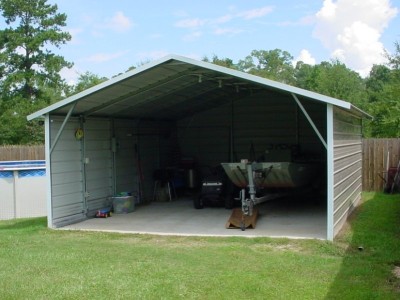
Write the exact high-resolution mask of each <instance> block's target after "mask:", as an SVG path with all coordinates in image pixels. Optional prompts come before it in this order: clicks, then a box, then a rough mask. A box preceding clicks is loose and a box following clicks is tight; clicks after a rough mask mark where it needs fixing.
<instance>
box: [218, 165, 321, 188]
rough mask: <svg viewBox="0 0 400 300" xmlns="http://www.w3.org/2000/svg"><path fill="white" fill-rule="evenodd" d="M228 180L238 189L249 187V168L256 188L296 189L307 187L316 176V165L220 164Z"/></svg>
mask: <svg viewBox="0 0 400 300" xmlns="http://www.w3.org/2000/svg"><path fill="white" fill-rule="evenodd" d="M221 165H222V167H223V168H224V171H225V173H226V175H227V176H228V177H229V179H230V180H231V181H232V182H233V183H234V184H235V185H236V186H237V187H239V188H242V189H243V188H246V187H247V186H248V185H249V174H248V169H249V168H248V166H249V165H250V166H251V170H252V172H253V173H254V174H253V180H254V185H255V186H256V188H297V187H302V186H305V185H308V184H309V183H310V182H311V181H312V179H313V178H314V177H315V175H316V170H317V168H316V165H315V164H307V163H296V162H254V163H250V164H249V163H247V162H237V163H222V164H221Z"/></svg>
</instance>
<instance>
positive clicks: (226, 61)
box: [202, 54, 237, 69]
mask: <svg viewBox="0 0 400 300" xmlns="http://www.w3.org/2000/svg"><path fill="white" fill-rule="evenodd" d="M202 61H205V62H209V63H213V64H215V65H218V66H222V67H226V68H230V69H237V66H236V65H235V64H234V63H233V60H232V59H230V58H219V57H218V56H217V55H215V54H214V55H213V57H212V59H209V58H208V57H207V56H204V57H203V59H202Z"/></svg>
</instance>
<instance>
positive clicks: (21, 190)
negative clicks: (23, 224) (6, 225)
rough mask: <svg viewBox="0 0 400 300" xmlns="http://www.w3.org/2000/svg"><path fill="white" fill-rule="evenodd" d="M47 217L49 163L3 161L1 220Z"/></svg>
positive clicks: (0, 199) (0, 197)
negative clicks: (47, 169)
mask: <svg viewBox="0 0 400 300" xmlns="http://www.w3.org/2000/svg"><path fill="white" fill-rule="evenodd" d="M46 215H47V211H46V164H45V161H44V160H29V161H0V220H6V219H14V218H30V217H40V216H46Z"/></svg>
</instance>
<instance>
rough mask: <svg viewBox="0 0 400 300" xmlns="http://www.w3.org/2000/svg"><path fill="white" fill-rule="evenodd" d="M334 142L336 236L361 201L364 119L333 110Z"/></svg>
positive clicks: (335, 108)
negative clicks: (362, 123)
mask: <svg viewBox="0 0 400 300" xmlns="http://www.w3.org/2000/svg"><path fill="white" fill-rule="evenodd" d="M333 131H334V132H333V139H334V212H333V214H334V215H333V221H334V235H336V234H337V233H338V232H339V230H340V228H341V227H342V226H343V224H344V222H345V221H346V219H347V217H348V216H349V214H350V213H351V212H352V211H353V209H354V208H355V206H356V205H357V203H358V201H359V200H360V199H361V191H362V125H361V119H360V118H358V117H355V116H353V115H351V114H349V113H348V112H345V111H343V110H341V109H339V108H337V107H334V110H333Z"/></svg>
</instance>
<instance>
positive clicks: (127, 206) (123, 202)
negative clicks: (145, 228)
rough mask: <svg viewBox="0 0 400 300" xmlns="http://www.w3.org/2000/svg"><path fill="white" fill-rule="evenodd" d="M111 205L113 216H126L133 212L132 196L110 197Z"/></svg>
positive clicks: (133, 202)
mask: <svg viewBox="0 0 400 300" xmlns="http://www.w3.org/2000/svg"><path fill="white" fill-rule="evenodd" d="M112 203H113V208H114V213H115V214H127V213H130V212H133V211H134V210H135V201H134V199H133V196H119V197H112Z"/></svg>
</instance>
